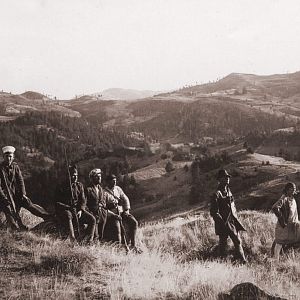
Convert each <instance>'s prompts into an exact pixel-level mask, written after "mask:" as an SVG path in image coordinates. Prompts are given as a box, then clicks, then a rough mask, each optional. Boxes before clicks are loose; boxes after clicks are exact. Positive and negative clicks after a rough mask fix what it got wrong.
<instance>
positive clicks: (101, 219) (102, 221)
mask: <svg viewBox="0 0 300 300" xmlns="http://www.w3.org/2000/svg"><path fill="white" fill-rule="evenodd" d="M106 221H107V211H106V210H105V209H102V208H100V211H99V216H98V224H97V226H96V227H97V230H98V237H99V240H103V236H104V228H105V225H106Z"/></svg>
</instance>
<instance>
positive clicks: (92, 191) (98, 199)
mask: <svg viewBox="0 0 300 300" xmlns="http://www.w3.org/2000/svg"><path fill="white" fill-rule="evenodd" d="M98 188H99V194H97V191H96V188H95V186H93V185H90V186H88V187H87V188H86V192H85V193H86V198H87V207H88V209H89V211H90V212H91V213H92V214H93V215H94V216H95V217H98V216H99V213H100V211H99V209H101V210H103V209H104V210H106V203H105V200H104V197H103V189H102V187H101V186H100V185H98Z"/></svg>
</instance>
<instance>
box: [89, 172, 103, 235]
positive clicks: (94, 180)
mask: <svg viewBox="0 0 300 300" xmlns="http://www.w3.org/2000/svg"><path fill="white" fill-rule="evenodd" d="M101 173H102V172H101V169H93V170H91V171H90V173H89V179H90V182H91V183H90V185H89V186H88V187H87V188H86V192H85V194H86V198H87V207H88V209H89V211H90V212H91V213H92V214H93V216H94V217H95V218H96V222H97V224H96V228H95V236H94V238H95V240H98V239H99V240H102V239H103V233H104V227H105V224H106V220H107V208H106V202H105V200H104V197H103V190H102V187H101V185H100V184H101V175H102V174H101Z"/></svg>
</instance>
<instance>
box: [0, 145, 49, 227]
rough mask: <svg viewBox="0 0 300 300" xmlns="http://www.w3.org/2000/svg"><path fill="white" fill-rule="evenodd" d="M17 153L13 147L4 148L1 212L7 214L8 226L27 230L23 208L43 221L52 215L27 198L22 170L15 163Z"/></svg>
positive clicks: (0, 180)
mask: <svg viewBox="0 0 300 300" xmlns="http://www.w3.org/2000/svg"><path fill="white" fill-rule="evenodd" d="M15 151H16V149H15V147H13V146H5V147H3V148H2V152H3V160H4V161H3V162H2V163H1V165H0V210H2V211H3V212H4V213H5V215H6V219H7V222H8V225H9V226H10V227H11V228H12V229H20V230H27V227H26V226H25V225H24V224H23V222H22V220H21V218H20V215H19V213H20V209H21V208H22V207H24V208H26V209H27V210H29V211H30V212H31V213H32V214H34V215H36V216H38V217H41V218H43V219H47V218H49V217H51V215H50V214H49V213H48V212H47V211H46V210H45V209H44V208H43V207H41V206H39V205H37V204H35V203H32V201H31V200H30V199H29V198H28V197H27V196H26V190H25V184H24V179H23V176H22V173H21V170H20V168H19V166H18V164H17V163H16V162H14V158H15V156H14V153H15Z"/></svg>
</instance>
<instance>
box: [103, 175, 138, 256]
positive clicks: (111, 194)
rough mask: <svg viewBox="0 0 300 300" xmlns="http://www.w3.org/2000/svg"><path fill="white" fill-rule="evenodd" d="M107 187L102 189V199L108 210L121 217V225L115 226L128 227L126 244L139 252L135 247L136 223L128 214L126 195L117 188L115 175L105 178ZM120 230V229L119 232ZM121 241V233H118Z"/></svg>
mask: <svg viewBox="0 0 300 300" xmlns="http://www.w3.org/2000/svg"><path fill="white" fill-rule="evenodd" d="M106 182H107V186H106V187H105V189H104V197H105V200H106V203H107V206H108V208H110V210H112V211H113V212H114V213H115V214H117V215H120V216H121V223H119V225H118V224H117V226H120V225H121V226H122V225H123V224H122V223H124V224H125V225H127V226H128V243H129V244H130V247H131V249H132V250H134V251H136V252H140V250H138V248H137V247H136V232H137V228H138V221H137V220H136V219H135V217H134V216H133V215H132V214H131V213H130V212H129V210H130V201H129V198H128V197H127V195H126V194H125V193H124V192H123V190H122V188H121V187H119V186H117V178H116V176H115V175H113V174H111V175H109V176H108V177H107V178H106ZM121 229H122V228H120V230H121ZM118 235H119V238H118V240H119V241H121V231H119V232H118Z"/></svg>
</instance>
